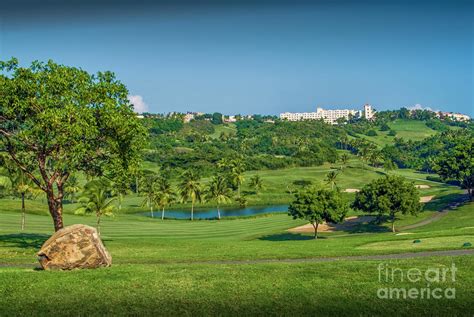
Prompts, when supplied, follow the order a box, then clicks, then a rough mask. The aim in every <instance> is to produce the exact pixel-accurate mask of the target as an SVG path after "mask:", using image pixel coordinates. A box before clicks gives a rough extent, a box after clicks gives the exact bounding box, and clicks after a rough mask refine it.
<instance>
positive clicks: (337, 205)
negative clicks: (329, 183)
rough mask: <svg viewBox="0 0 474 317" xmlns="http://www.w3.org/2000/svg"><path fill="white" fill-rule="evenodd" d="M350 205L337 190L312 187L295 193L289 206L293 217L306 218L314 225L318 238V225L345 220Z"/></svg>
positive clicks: (315, 234)
mask: <svg viewBox="0 0 474 317" xmlns="http://www.w3.org/2000/svg"><path fill="white" fill-rule="evenodd" d="M347 210H348V206H347V204H346V203H345V202H344V200H343V199H342V197H341V195H340V193H339V192H337V191H333V190H328V189H324V188H317V187H310V188H308V189H304V190H301V191H299V192H297V193H296V194H295V200H294V201H293V202H292V203H291V204H290V206H289V207H288V215H290V216H292V217H293V219H305V220H307V221H309V223H311V225H313V228H314V238H315V239H317V238H318V227H319V225H320V224H322V223H323V222H333V223H338V222H342V221H343V220H344V217H345V216H346V214H347Z"/></svg>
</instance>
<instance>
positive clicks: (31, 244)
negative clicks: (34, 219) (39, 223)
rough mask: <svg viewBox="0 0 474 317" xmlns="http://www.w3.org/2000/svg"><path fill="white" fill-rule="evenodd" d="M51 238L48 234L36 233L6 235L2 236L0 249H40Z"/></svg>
mask: <svg viewBox="0 0 474 317" xmlns="http://www.w3.org/2000/svg"><path fill="white" fill-rule="evenodd" d="M49 237H50V236H49V235H47V234H36V233H17V234H4V235H0V247H2V246H3V247H6V246H8V247H18V248H23V249H29V248H33V249H39V248H41V246H42V245H43V244H44V242H45V241H46V240H48V238H49ZM5 244H6V245H5Z"/></svg>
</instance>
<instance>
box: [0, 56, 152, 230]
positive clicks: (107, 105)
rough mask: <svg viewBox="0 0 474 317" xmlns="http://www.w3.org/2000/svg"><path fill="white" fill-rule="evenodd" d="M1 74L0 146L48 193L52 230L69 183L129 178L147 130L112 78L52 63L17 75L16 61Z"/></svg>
mask: <svg viewBox="0 0 474 317" xmlns="http://www.w3.org/2000/svg"><path fill="white" fill-rule="evenodd" d="M0 72H1V73H0V96H2V97H1V98H0V136H1V139H0V147H1V148H4V149H5V150H6V151H7V152H8V154H9V155H10V157H11V158H12V160H13V161H14V162H15V163H16V165H17V166H18V167H19V168H20V169H21V170H22V171H23V172H24V173H25V174H26V175H27V176H28V177H29V178H30V179H31V180H32V181H33V182H34V183H35V185H36V186H38V187H39V188H41V189H42V190H43V191H44V192H45V193H46V194H47V196H48V201H49V206H50V213H51V215H52V217H53V220H54V224H55V228H56V230H58V229H60V228H61V227H62V226H63V224H62V200H63V197H64V185H65V183H66V181H67V179H68V178H69V176H70V175H71V174H72V173H74V172H76V171H82V172H84V173H86V174H88V175H104V174H107V175H108V176H109V177H111V178H114V177H116V176H117V175H124V174H127V173H129V171H130V169H131V168H132V167H134V166H137V165H138V163H139V161H140V159H141V153H140V151H141V148H142V147H143V145H144V141H145V132H146V131H145V129H144V128H143V127H142V125H141V123H140V122H139V120H138V119H137V118H136V115H135V113H134V112H133V108H132V106H131V105H130V102H129V101H128V99H127V95H128V91H127V89H126V87H125V85H123V84H122V83H121V82H120V81H118V80H117V79H116V78H115V75H114V74H113V73H111V72H99V73H98V74H97V75H91V74H89V73H87V72H86V71H84V70H81V69H79V68H75V67H68V66H64V65H60V64H56V63H54V62H53V61H48V62H47V63H42V62H38V61H35V62H33V63H32V64H31V66H30V67H29V68H23V67H20V66H19V65H18V61H17V60H16V59H12V60H10V61H8V62H0ZM39 175H41V176H39ZM54 185H55V186H54ZM55 188H56V190H55Z"/></svg>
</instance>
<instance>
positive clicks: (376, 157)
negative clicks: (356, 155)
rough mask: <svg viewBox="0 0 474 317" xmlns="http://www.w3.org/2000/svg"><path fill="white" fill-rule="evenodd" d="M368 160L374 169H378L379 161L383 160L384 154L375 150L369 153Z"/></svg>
mask: <svg viewBox="0 0 474 317" xmlns="http://www.w3.org/2000/svg"><path fill="white" fill-rule="evenodd" d="M368 159H369V162H370V164H371V165H372V166H373V167H377V165H378V163H379V161H380V160H381V159H382V154H381V153H380V151H378V150H376V149H374V150H372V151H370V152H369V156H368Z"/></svg>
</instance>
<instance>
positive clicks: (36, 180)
mask: <svg viewBox="0 0 474 317" xmlns="http://www.w3.org/2000/svg"><path fill="white" fill-rule="evenodd" d="M4 137H5V139H6V140H7V152H8V154H9V155H10V157H11V159H12V160H13V161H14V162H15V163H16V165H18V167H19V168H20V169H21V170H22V171H23V173H25V174H26V175H27V176H28V177H29V178H30V179H31V180H32V181H33V183H35V184H36V185H37V186H38V187H39V188H41V189H42V190H43V191H46V188H45V187H44V186H43V185H42V184H41V182H40V181H39V180H38V179H37V178H36V177H35V176H34V175H33V174H32V173H31V172H30V171H28V169H27V168H26V167H25V166H24V165H23V164H22V163H21V162H20V160H19V159H18V158H17V157H16V154H15V151H14V150H13V145H12V144H11V141H10V139H9V138H8V136H7V135H5V134H4Z"/></svg>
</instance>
